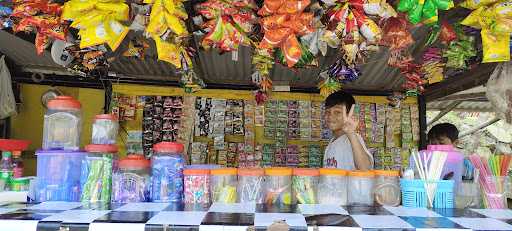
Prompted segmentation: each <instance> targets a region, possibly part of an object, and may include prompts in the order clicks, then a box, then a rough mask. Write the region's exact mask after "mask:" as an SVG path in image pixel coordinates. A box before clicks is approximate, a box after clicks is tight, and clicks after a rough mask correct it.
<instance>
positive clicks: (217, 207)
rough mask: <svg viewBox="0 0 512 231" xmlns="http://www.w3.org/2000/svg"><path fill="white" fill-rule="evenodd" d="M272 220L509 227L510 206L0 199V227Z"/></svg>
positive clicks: (132, 228)
mask: <svg viewBox="0 0 512 231" xmlns="http://www.w3.org/2000/svg"><path fill="white" fill-rule="evenodd" d="M275 221H285V222H286V223H287V224H288V225H289V227H290V230H308V231H309V230H319V231H323V230H325V231H337V230H354V231H357V230H361V231H362V230H365V231H366V230H389V231H391V230H418V231H420V230H433V229H442V230H511V231H512V210H490V209H473V210H472V209H465V210H459V209H442V210H428V209H421V208H415V209H412V208H403V207H351V206H347V207H339V206H332V205H330V206H329V205H293V206H270V205H255V204H230V205H228V204H213V205H211V206H208V205H184V204H167V203H129V204H100V203H99V204H85V205H84V204H80V203H70V202H44V203H39V204H28V203H7V204H1V205H0V230H6V231H7V230H9V231H18V230H19V231H36V230H37V231H60V230H67V231H107V230H109V231H111V230H113V231H167V230H200V231H203V230H204V231H208V230H225V231H239V230H247V228H249V227H254V229H255V230H266V228H267V227H268V226H269V225H270V224H272V223H273V222H275Z"/></svg>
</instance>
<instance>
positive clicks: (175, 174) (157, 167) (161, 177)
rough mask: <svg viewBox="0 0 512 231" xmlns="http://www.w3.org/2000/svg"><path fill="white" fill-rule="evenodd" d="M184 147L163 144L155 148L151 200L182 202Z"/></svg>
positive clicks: (152, 165)
mask: <svg viewBox="0 0 512 231" xmlns="http://www.w3.org/2000/svg"><path fill="white" fill-rule="evenodd" d="M183 149H184V147H183V145H182V144H180V143H174V142H161V143H158V144H155V145H154V146H153V151H154V152H153V156H152V157H151V174H152V175H151V179H152V180H151V182H152V184H151V185H152V187H151V188H152V190H151V199H152V200H153V201H154V202H182V200H183V166H184V164H185V160H184V159H183V155H182V153H183Z"/></svg>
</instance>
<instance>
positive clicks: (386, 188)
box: [373, 170, 400, 206]
mask: <svg viewBox="0 0 512 231" xmlns="http://www.w3.org/2000/svg"><path fill="white" fill-rule="evenodd" d="M373 172H374V173H375V188H374V192H375V202H376V203H377V204H378V205H385V206H398V205H400V173H399V172H398V171H392V170H374V171H373Z"/></svg>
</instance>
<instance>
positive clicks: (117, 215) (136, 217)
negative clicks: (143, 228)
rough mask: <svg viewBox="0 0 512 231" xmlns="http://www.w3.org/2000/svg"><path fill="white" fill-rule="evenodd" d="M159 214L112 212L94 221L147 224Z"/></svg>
mask: <svg viewBox="0 0 512 231" xmlns="http://www.w3.org/2000/svg"><path fill="white" fill-rule="evenodd" d="M156 214H158V212H142V211H111V212H109V213H108V214H106V215H104V216H102V217H100V218H98V219H96V220H94V222H95V223H98V222H104V223H146V222H147V221H149V219H151V218H152V217H153V216H155V215H156Z"/></svg>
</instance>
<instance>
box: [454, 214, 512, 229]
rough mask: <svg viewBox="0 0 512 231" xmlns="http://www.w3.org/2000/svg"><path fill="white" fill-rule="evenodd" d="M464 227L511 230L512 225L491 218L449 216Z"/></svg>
mask: <svg viewBox="0 0 512 231" xmlns="http://www.w3.org/2000/svg"><path fill="white" fill-rule="evenodd" d="M449 219H450V220H452V221H453V222H455V223H457V224H459V225H461V226H462V227H464V228H468V229H473V230H512V225H509V224H507V223H505V222H503V221H499V220H496V219H493V218H465V217H454V218H449Z"/></svg>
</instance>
